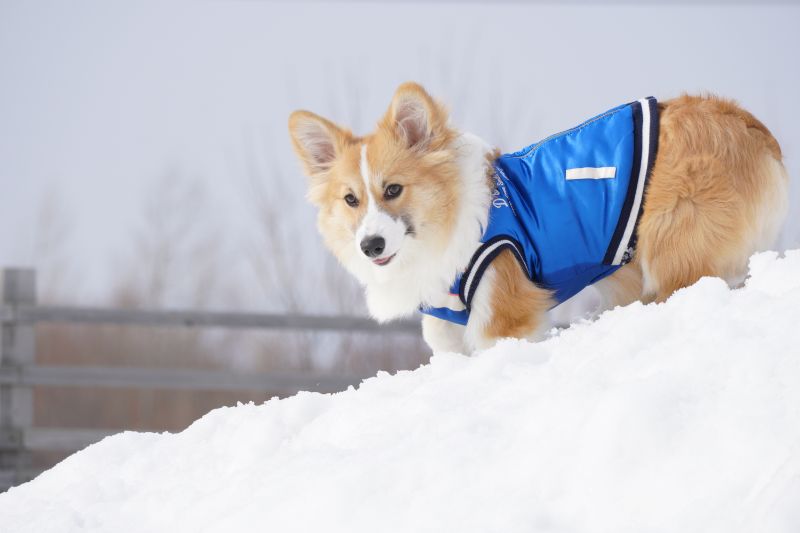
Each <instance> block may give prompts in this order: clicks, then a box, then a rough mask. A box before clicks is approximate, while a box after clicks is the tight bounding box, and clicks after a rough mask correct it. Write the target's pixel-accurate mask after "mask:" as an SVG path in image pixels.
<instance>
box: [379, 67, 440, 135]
mask: <svg viewBox="0 0 800 533" xmlns="http://www.w3.org/2000/svg"><path fill="white" fill-rule="evenodd" d="M382 126H383V127H386V128H389V129H392V130H394V132H395V134H396V135H397V136H398V137H399V138H400V139H402V140H404V141H405V143H406V145H407V146H408V147H409V148H420V149H424V148H425V147H427V146H428V145H429V143H430V141H431V140H432V139H433V138H434V137H435V136H436V135H437V134H439V133H442V132H443V131H445V130H446V128H447V111H446V110H445V109H444V108H443V107H442V106H441V105H440V104H439V103H438V102H436V101H435V100H434V99H433V98H431V96H430V95H429V94H428V93H427V92H426V91H425V89H423V88H422V86H421V85H419V84H418V83H414V82H406V83H404V84H402V85H401V86H400V87H398V88H397V91H395V93H394V97H393V98H392V104H391V105H390V106H389V111H388V112H387V113H386V116H384V118H383V122H382Z"/></svg>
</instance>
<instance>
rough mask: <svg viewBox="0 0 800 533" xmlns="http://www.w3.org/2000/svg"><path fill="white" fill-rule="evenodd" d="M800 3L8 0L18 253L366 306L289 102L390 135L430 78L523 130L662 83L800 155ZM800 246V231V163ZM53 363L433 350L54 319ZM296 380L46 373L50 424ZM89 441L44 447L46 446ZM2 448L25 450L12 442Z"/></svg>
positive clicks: (40, 265)
mask: <svg viewBox="0 0 800 533" xmlns="http://www.w3.org/2000/svg"><path fill="white" fill-rule="evenodd" d="M799 23H800V6H797V5H795V4H794V3H791V2H772V3H770V2H756V1H752V2H748V1H735V0H734V1H730V2H724V1H722V2H713V3H702V2H694V3H682V4H672V3H665V2H658V1H645V2H638V3H634V2H630V3H626V2H623V3H610V2H576V1H569V2H561V3H548V2H536V1H530V2H524V1H517V2H466V3H455V2H452V3H451V2H429V3H413V2H405V1H399V0H398V1H377V0H376V1H361V2H339V1H329V2H268V1H255V0H253V1H206V2H201V1H197V2H181V3H176V2H129V3H122V2H113V3H112V2H103V1H86V0H75V1H71V2H29V1H16V0H2V2H0V268H2V267H12V266H22V267H30V268H33V269H35V272H36V283H37V294H36V298H37V302H38V303H40V304H45V305H68V306H100V307H112V308H122V309H174V308H178V309H193V310H211V309H213V310H222V311H224V310H229V311H252V312H264V313H277V314H314V315H318V314H326V315H339V314H344V315H364V314H365V307H364V304H363V299H362V296H361V293H360V290H359V288H358V287H357V286H356V284H355V283H354V282H353V281H352V280H351V278H350V277H349V276H348V275H347V274H346V273H344V272H343V271H342V269H341V268H340V267H339V266H338V265H337V264H336V263H335V261H334V260H333V259H332V258H331V257H330V255H329V254H328V253H327V252H326V251H325V250H324V249H323V247H322V244H321V242H320V239H319V238H318V236H317V232H316V228H315V213H314V210H313V209H312V208H311V207H310V206H309V205H307V203H306V202H305V199H304V195H305V178H304V177H303V175H302V174H301V172H300V167H299V165H298V164H297V162H296V161H295V158H294V155H293V153H292V151H291V149H290V144H289V139H288V134H287V129H286V121H287V117H288V115H289V113H290V112H291V111H292V110H294V109H298V108H306V109H310V110H313V111H315V112H317V113H319V114H321V115H323V116H326V117H329V118H330V119H332V120H334V121H336V122H339V123H341V124H344V125H346V126H348V127H350V128H352V129H353V130H354V131H355V132H356V133H366V132H368V131H370V130H371V128H372V126H373V124H374V123H375V121H377V119H378V118H379V117H380V115H381V114H382V113H383V112H384V110H385V108H386V106H388V103H389V100H390V98H391V95H392V92H393V91H394V89H395V87H396V86H397V85H398V84H400V83H401V82H403V81H406V80H416V81H419V82H421V83H423V84H424V85H425V86H426V87H427V88H428V89H429V91H431V92H432V94H434V95H435V96H437V97H438V98H440V99H441V100H443V101H444V102H446V103H447V104H448V106H449V107H450V109H451V111H452V116H453V120H454V122H455V124H457V125H458V126H460V127H462V128H464V129H467V130H470V131H472V132H474V133H476V134H478V135H480V136H481V137H483V138H484V139H486V140H488V141H489V142H490V143H492V144H495V145H496V146H498V147H499V148H500V149H501V150H503V151H514V150H517V149H519V148H521V147H523V146H525V145H528V144H530V143H532V142H534V141H536V140H537V139H540V138H542V137H544V136H546V135H548V134H550V133H553V132H557V131H559V130H562V129H565V128H567V127H570V126H573V125H574V124H576V123H578V122H580V121H582V120H583V119H585V118H587V117H589V116H592V115H594V114H596V113H598V112H601V111H604V110H606V109H608V108H610V107H613V106H616V105H618V104H620V103H623V102H626V101H630V100H634V99H637V98H640V97H642V96H646V95H654V96H656V97H657V98H659V99H667V98H670V97H672V96H676V95H679V94H680V93H682V92H691V93H697V92H712V93H717V94H720V95H724V96H729V97H733V98H735V99H737V100H738V101H739V102H740V103H741V104H742V105H744V106H745V107H746V108H747V109H748V110H750V111H751V112H753V113H754V114H755V115H756V116H757V117H758V118H759V119H761V120H762V121H763V122H764V123H765V124H766V125H767V126H768V127H769V128H770V129H771V130H772V132H773V134H774V135H775V136H776V137H777V138H778V140H779V141H780V142H781V144H782V147H783V150H784V154H785V161H786V165H787V167H788V169H789V172H790V174H791V175H792V176H797V175H798V174H799V173H800V163H798V141H800V125H798V124H800V99H798V98H797V96H796V95H797V94H798V92H800V69H798V68H797V65H798V62H797V54H798V51H800V32H798V24H799ZM791 195H792V200H791V211H790V215H789V221H788V223H787V226H786V227H785V229H784V231H783V233H782V236H781V242H780V248H781V249H786V248H792V247H798V246H800V222H798V209H800V208H799V207H798V196H800V191H799V189H798V185H797V182H796V181H793V182H792V186H791ZM35 335H36V363H37V364H41V365H48V364H51V365H61V366H65V365H66V366H70V365H74V366H81V365H86V366H104V367H109V366H125V367H144V368H149V367H154V368H197V369H226V370H230V371H233V372H238V373H253V372H260V373H264V372H273V371H293V372H308V373H314V374H333V375H344V376H352V377H354V378H358V377H364V376H369V375H373V374H375V372H377V371H379V370H387V371H397V370H401V369H410V368H415V367H417V366H419V365H420V364H421V363H424V362H425V361H426V360H427V358H428V357H429V354H428V352H427V350H426V348H425V347H424V345H423V344H422V342H421V340H420V339H419V337H418V336H417V335H414V334H410V335H409V334H386V335H374V334H368V333H354V332H347V331H344V332H332V333H315V332H294V333H292V332H289V333H287V332H280V331H253V330H224V329H213V328H212V329H199V328H192V329H187V328H159V329H156V330H154V329H152V328H143V327H131V326H119V325H117V326H108V325H105V326H98V325H74V324H42V325H39V326H37V327H36V330H35ZM276 393H277V394H280V393H281V392H280V391H272V390H261V389H257V390H253V391H245V392H243V391H238V392H235V391H233V392H232V391H227V392H225V391H214V390H171V389H165V388H152V387H150V388H131V387H128V388H108V387H70V386H63V387H46V388H45V387H35V388H34V406H35V409H34V413H33V417H34V423H35V425H37V426H47V427H51V426H59V427H75V428H103V429H109V430H115V429H125V428H129V429H139V430H165V429H166V430H179V429H182V428H184V427H186V426H187V425H188V424H189V423H191V422H192V421H193V420H195V419H196V418H198V417H199V416H201V415H202V414H204V413H205V412H207V411H208V410H209V409H212V408H214V407H217V406H220V405H231V404H233V403H235V402H236V401H247V400H256V401H262V400H264V399H267V398H269V397H270V396H272V395H273V394H276ZM66 453H69V450H61V451H51V452H46V453H45V452H37V454H35V455H34V457H33V459H32V461H33V463H34V464H35V465H39V467H45V466H47V465H48V464H52V462H54V461H57V460H58V459H60V458H61V457H63V456H64V455H65V454H66ZM0 466H2V465H0Z"/></svg>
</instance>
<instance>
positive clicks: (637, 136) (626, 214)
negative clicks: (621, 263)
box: [603, 101, 642, 265]
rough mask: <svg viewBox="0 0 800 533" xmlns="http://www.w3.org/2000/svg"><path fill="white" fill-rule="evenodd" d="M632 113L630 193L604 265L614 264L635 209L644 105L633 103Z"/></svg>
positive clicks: (604, 259)
mask: <svg viewBox="0 0 800 533" xmlns="http://www.w3.org/2000/svg"><path fill="white" fill-rule="evenodd" d="M631 111H633V159H632V160H631V161H632V164H631V174H630V178H629V179H628V191H627V192H626V193H625V202H623V204H622V211H621V212H620V214H619V218H618V219H617V227H616V228H615V229H614V235H613V236H612V237H611V242H610V243H609V244H608V248H607V249H606V255H605V257H604V258H603V264H604V265H612V264H614V256H616V255H617V250H618V249H619V244H620V241H622V237H623V235H624V234H625V228H626V227H627V225H628V219H629V218H630V216H631V209H633V201H634V200H635V199H636V186H637V184H638V183H639V171H640V169H641V160H642V104H641V103H639V102H638V101H637V102H632V103H631Z"/></svg>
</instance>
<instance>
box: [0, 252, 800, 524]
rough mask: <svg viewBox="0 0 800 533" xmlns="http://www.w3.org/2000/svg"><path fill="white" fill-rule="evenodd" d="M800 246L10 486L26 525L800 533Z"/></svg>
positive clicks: (114, 441) (10, 503) (79, 458)
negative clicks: (730, 271) (651, 296)
mask: <svg viewBox="0 0 800 533" xmlns="http://www.w3.org/2000/svg"><path fill="white" fill-rule="evenodd" d="M798 317H800V250H796V251H790V252H786V254H785V257H779V256H778V254H776V253H764V254H759V255H757V256H754V257H753V259H752V260H751V277H750V278H749V279H748V281H747V282H746V286H745V287H743V288H741V289H738V290H730V289H728V287H727V286H726V285H725V284H724V283H723V282H722V281H721V280H719V279H713V278H707V279H702V280H701V281H700V282H698V283H697V284H696V285H694V286H692V287H690V288H688V289H684V290H681V291H679V292H678V293H676V294H675V295H674V296H673V297H672V298H670V299H669V300H668V301H667V302H666V303H664V304H658V305H656V304H651V305H642V304H638V303H637V304H633V305H630V306H627V307H624V308H617V309H615V310H612V311H608V312H606V313H604V314H602V315H601V316H600V317H599V318H598V319H597V320H595V321H593V322H591V323H590V322H584V323H580V324H577V325H574V326H573V327H571V328H569V329H568V330H564V331H560V332H554V333H553V336H552V337H551V338H549V339H547V340H546V341H543V342H540V343H537V344H531V343H527V342H521V341H511V340H509V341H504V342H502V343H501V344H499V345H498V346H496V347H495V348H493V349H491V350H487V351H486V352H484V353H482V354H479V355H477V356H475V357H465V356H463V355H457V354H439V355H436V356H435V357H433V359H432V360H431V363H430V364H429V365H425V366H423V367H421V368H419V369H417V370H415V371H410V372H401V373H399V374H397V375H394V376H390V375H388V374H381V375H379V376H377V377H375V378H372V379H369V380H366V381H365V382H364V383H363V384H362V385H361V386H360V387H359V389H357V390H355V389H350V390H347V391H345V392H342V393H339V394H332V395H323V394H312V393H302V394H298V395H297V396H294V397H292V398H287V399H282V400H278V399H273V400H271V401H269V402H266V403H265V404H263V405H252V404H251V405H239V406H237V407H230V408H223V409H218V410H215V411H212V412H210V413H209V414H208V415H206V416H205V417H203V418H202V419H200V420H198V421H197V422H195V423H194V424H193V425H192V426H191V427H189V428H188V429H186V430H185V431H183V432H181V433H177V434H168V433H164V434H142V433H133V432H126V433H122V434H119V435H115V436H112V437H109V438H106V439H105V440H103V441H102V442H100V443H98V444H95V445H93V446H90V447H88V448H86V449H85V450H83V451H81V452H78V453H76V454H74V455H73V456H71V457H69V458H68V459H66V460H65V461H63V462H62V463H60V464H59V465H57V466H56V467H54V468H53V469H51V470H50V471H48V472H45V473H44V474H42V475H41V476H39V477H38V478H37V479H35V480H33V481H31V482H30V483H27V484H25V485H22V486H20V487H17V488H14V489H11V490H10V491H9V492H7V493H6V494H3V495H0V524H2V527H1V528H0V529H2V530H3V531H4V532H9V533H10V532H28V531H30V532H33V531H35V532H37V533H45V532H50V531H52V532H56V531H57V532H59V533H63V532H72V531H75V532H78V531H80V532H86V531H114V532H126V531H136V532H149V531H153V532H155V531H170V532H182V531H186V532H211V531H237V532H243V531H265V530H270V531H281V532H286V531H347V532H354V531H365V532H366V531H369V532H374V531H382V532H387V531H403V532H406V531H414V532H424V531H436V532H441V531H459V532H471V531H475V532H486V531H504V532H515V531H525V532H531V531H540V532H551V533H560V532H615V533H617V532H628V531H630V532H661V531H664V532H666V531H670V532H676V531H680V532H682V533H685V532H704V533H707V532H725V533H731V532H738V531H741V532H751V531H758V532H762V533H765V532H766V533H769V532H790V531H791V532H796V531H798V529H800V387H799V386H798V385H799V384H800V348H799V346H800V327H798Z"/></svg>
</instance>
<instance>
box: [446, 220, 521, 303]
mask: <svg viewBox="0 0 800 533" xmlns="http://www.w3.org/2000/svg"><path fill="white" fill-rule="evenodd" d="M499 241H508V242H506V243H504V244H502V245H500V246H498V247H497V248H496V249H494V250H493V251H492V252H491V253H490V254H489V255H487V256H486V257H485V258H484V259H483V261H481V262H480V263H478V264H476V263H477V261H478V258H479V257H480V256H481V254H482V253H483V252H484V251H486V249H487V248H489V247H491V246H493V245H494V244H496V243H497V242H499ZM503 250H511V251H512V252H513V254H514V257H516V258H517V261H518V262H519V264H520V266H521V267H522V270H523V272H525V274H526V275H527V276H528V278H529V279H530V273H529V272H528V265H526V264H525V258H524V257H523V256H522V252H521V250H522V247H521V246H520V244H519V242H518V241H517V240H516V239H514V238H512V237H509V236H508V235H495V236H494V237H492V238H491V239H489V240H488V241H486V242H485V243H483V244H481V246H480V247H479V248H478V249H477V250H476V251H475V253H474V254H472V259H470V262H469V266H467V269H466V270H465V271H464V273H463V274H462V275H461V283H459V285H458V297H459V299H460V300H461V303H463V304H464V306H465V307H466V308H467V311H469V310H470V308H471V307H472V298H473V297H474V296H475V292H476V290H477V288H478V285H479V284H480V282H481V279H482V278H483V274H484V273H485V272H486V269H487V268H489V265H491V264H492V261H494V259H495V258H496V257H497V256H498V255H500V252H502V251H503ZM473 271H474V272H475V274H474V277H473V280H472V285H470V287H471V290H470V293H469V294H465V292H464V291H465V289H466V284H467V280H468V279H469V277H470V273H471V272H473Z"/></svg>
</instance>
